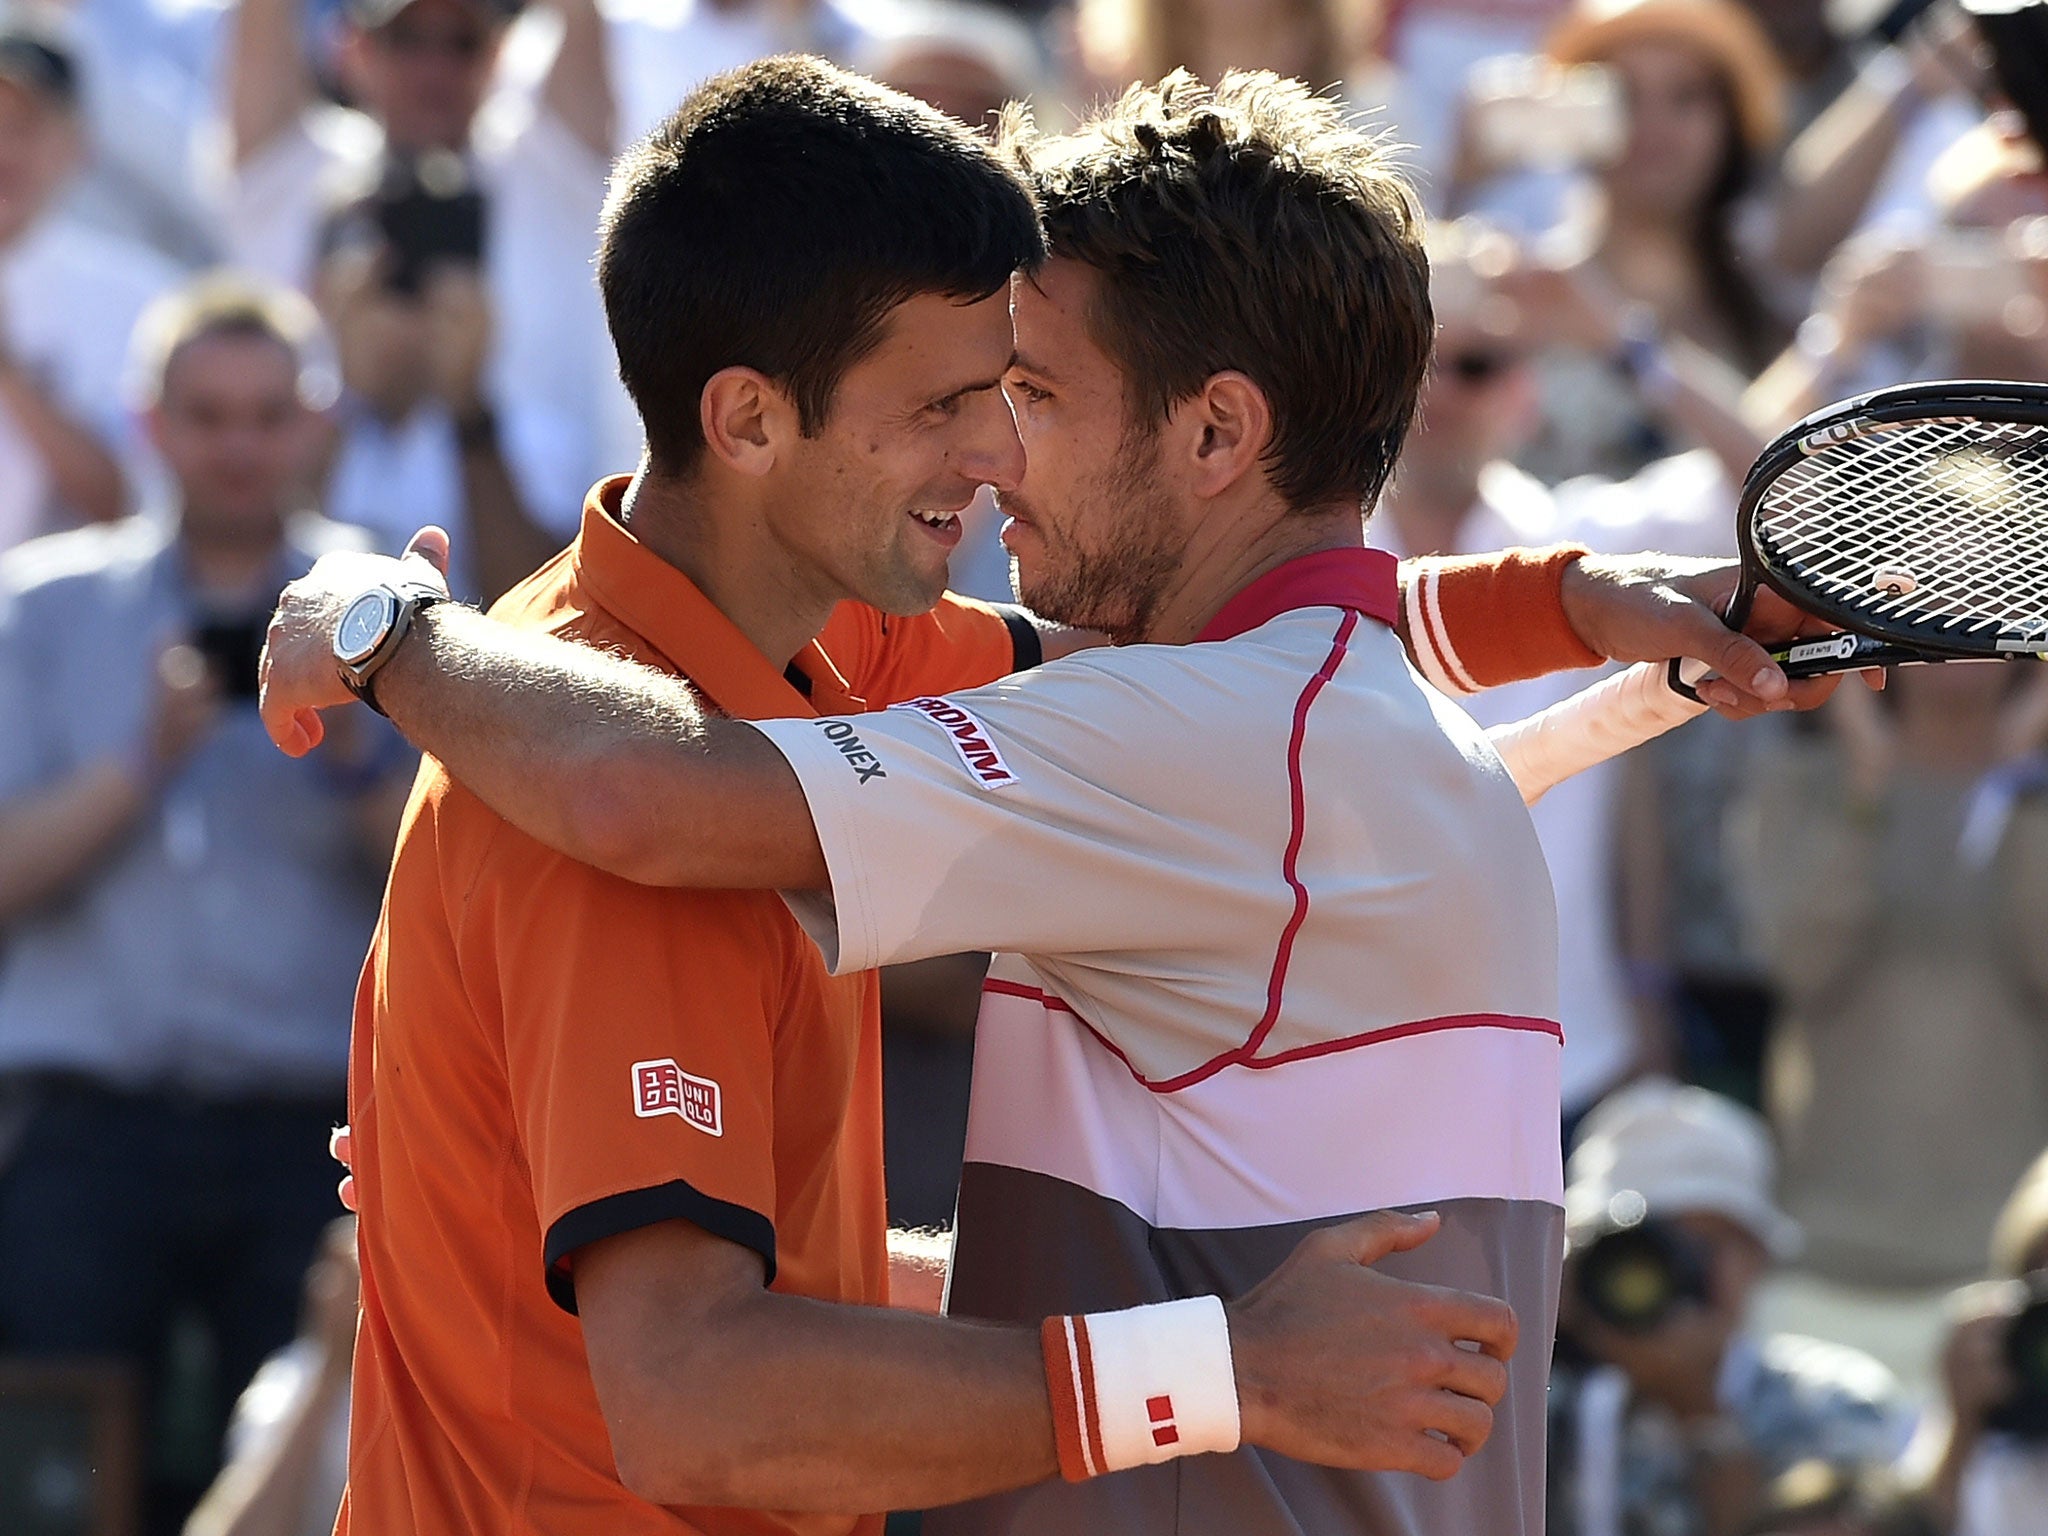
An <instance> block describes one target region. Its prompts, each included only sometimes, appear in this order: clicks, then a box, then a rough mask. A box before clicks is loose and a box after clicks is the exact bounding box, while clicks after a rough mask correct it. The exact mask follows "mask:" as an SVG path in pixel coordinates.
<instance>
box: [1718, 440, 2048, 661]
mask: <svg viewBox="0 0 2048 1536" xmlns="http://www.w3.org/2000/svg"><path fill="white" fill-rule="evenodd" d="M1753 532H1754V534H1755V537H1756V541H1757V547H1758V550H1759V553H1761V554H1762V555H1763V557H1764V559H1765V560H1766V562H1767V563H1768V564H1769V565H1771V566H1772V567H1773V568H1774V569H1775V570H1776V571H1777V572H1778V573H1779V574H1780V575H1781V576H1783V577H1785V578H1787V579H1788V580H1790V581H1791V582H1792V583H1794V584H1797V585H1803V586H1805V587H1807V588H1809V589H1810V590H1811V591H1812V592H1813V593H1814V594H1815V595H1816V596H1818V597H1821V598H1823V599H1825V600H1827V601H1829V602H1831V603H1833V604H1835V605H1837V606H1839V607H1843V608H1848V609H1852V610H1855V611H1857V612H1859V613H1860V614H1862V615H1865V616H1867V617H1869V618H1870V619H1872V620H1873V621H1877V622H1881V623H1882V624H1884V625H1885V626H1886V627H1908V628H1917V629H1923V630H1933V631H1939V632H1948V633H1951V634H1954V635H1956V636H1959V637H1961V636H1972V637H1975V638H1976V639H1977V640H1978V641H1980V642H1981V641H1982V640H1983V639H1984V637H1985V634H1986V633H1987V632H1994V631H1995V632H1997V633H2000V634H2004V633H2022V634H2024V633H2031V632H2035V631H2038V630H2040V629H2042V628H2043V627H2048V428H2043V427H2040V426H2034V425H2029V424H2022V423H2010V422H1989V421H1984V420H1981V419H1971V420H1964V419H1938V418H1937V419H1922V420H1917V421H1908V422H1900V423H1893V424H1869V425H1868V426H1867V427H1866V429H1865V430H1864V431H1862V432H1861V433H1859V434H1857V435H1855V436H1849V437H1845V438H1843V439H1842V440H1840V441H1835V442H1825V443H1822V444H1820V445H1818V446H1816V447H1814V448H1812V449H1811V450H1810V451H1809V452H1808V453H1807V455H1806V456H1805V457H1803V458H1802V459H1800V460H1798V461H1796V462H1795V463H1794V464H1793V465H1792V466H1790V467H1789V468H1788V469H1786V470H1785V471H1784V473H1783V474H1781V475H1780V476H1779V478H1778V479H1777V480H1776V481H1774V482H1773V483H1772V484H1771V485H1770V486H1769V487H1767V488H1766V490H1765V491H1764V493H1763V496H1762V497H1761V499H1760V501H1759V504H1758V506H1757V507H1756V509H1755V512H1754V513H1753Z"/></svg>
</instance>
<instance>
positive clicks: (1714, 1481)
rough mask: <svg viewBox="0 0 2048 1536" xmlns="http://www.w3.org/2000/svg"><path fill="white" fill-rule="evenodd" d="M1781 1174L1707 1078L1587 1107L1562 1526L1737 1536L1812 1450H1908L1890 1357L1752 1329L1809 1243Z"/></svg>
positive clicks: (1567, 1325)
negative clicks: (1786, 1209)
mask: <svg viewBox="0 0 2048 1536" xmlns="http://www.w3.org/2000/svg"><path fill="white" fill-rule="evenodd" d="M1771 1176H1772V1156H1771V1149H1770V1142H1769V1139H1768V1137H1767V1136H1766V1135H1765V1132H1764V1128H1763V1125H1762V1123H1761V1122H1760V1121H1759V1120H1758V1119H1757V1118H1756V1116H1754V1115H1753V1114H1751V1113H1750V1112H1749V1111H1747V1110H1745V1109H1743V1108H1741V1107H1740V1106H1739V1105H1737V1104H1735V1103H1733V1102H1732V1101H1730V1100H1727V1099H1723V1098H1721V1097H1719V1096H1718V1095H1715V1094H1712V1093H1708V1092H1707V1091H1706V1090H1704V1089H1700V1088H1682V1087H1678V1086H1676V1085H1674V1084H1671V1083H1667V1082H1660V1081H1644V1082H1640V1083H1637V1084H1635V1085H1633V1086H1631V1087H1628V1088H1625V1089H1623V1090H1622V1091H1621V1092H1619V1093H1617V1094H1615V1095H1613V1096H1612V1097H1611V1098H1609V1099H1608V1100H1607V1101H1606V1102H1605V1103H1603V1104H1602V1105H1601V1106H1600V1107H1599V1108H1597V1109H1596V1110H1594V1111H1593V1113H1592V1114H1591V1115H1589V1116H1588V1117H1587V1119H1586V1122H1585V1126H1584V1130H1583V1133H1582V1135H1581V1137H1580V1140H1579V1144H1578V1146H1577V1148H1576V1149H1575V1150H1574V1151H1573V1153H1572V1157H1571V1161H1570V1163H1569V1165H1568V1180H1567V1187H1566V1190H1565V1225H1566V1231H1567V1235H1568V1237H1569V1241H1570V1244H1571V1251H1570V1253H1569V1255H1568V1257H1567V1261H1566V1270H1565V1282H1564V1294H1563V1298H1562V1301H1561V1305H1560V1313H1559V1327H1558V1332H1559V1345H1558V1365H1557V1369H1556V1371H1555V1373H1554V1374H1553V1378H1552V1387H1551V1443H1550V1457H1551V1473H1550V1476H1551V1482H1550V1529H1551V1530H1552V1532H1553V1533H1555V1536H1624V1533H1625V1536H1727V1533H1732V1532H1735V1531H1739V1530H1741V1529H1742V1528H1743V1526H1744V1525H1745V1524H1746V1522H1747V1521H1748V1520H1749V1518H1750V1517H1751V1515H1752V1514H1753V1512H1754V1510H1755V1507H1756V1506H1757V1503H1758V1501H1759V1499H1760V1497H1761V1495H1762V1491H1763V1489H1764V1487H1765V1485H1766V1484H1767V1483H1768V1481H1769V1480H1770V1479H1771V1478H1773V1477H1775V1476H1777V1475H1778V1474H1780V1473H1782V1472H1783V1471H1785V1470H1786V1469H1787V1468H1788V1467H1790V1466H1791V1465H1793V1464H1794V1463H1795V1462H1798V1461H1801V1460H1804V1459H1807V1458H1809V1457H1821V1458H1823V1459H1825V1460H1827V1461H1830V1462H1834V1463H1838V1464H1852V1465H1853V1464H1857V1463H1885V1462H1889V1461H1891V1460H1892V1459H1893V1458H1894V1457H1895V1456H1896V1455H1897V1453H1898V1451H1899V1450H1900V1448H1901V1446H1902V1445H1903V1443H1904V1439H1905V1435H1906V1430H1907V1422H1906V1417H1905V1414H1904V1412H1903V1410H1902V1407H1901V1405H1900V1404H1899V1402H1898V1400H1897V1393H1896V1388H1895V1386H1894V1384H1893V1383H1892V1381H1891V1378H1890V1376H1889V1375H1888V1374H1887V1373H1886V1372H1885V1370H1884V1369H1883V1368H1882V1367H1881V1366H1879V1365H1878V1364H1877V1363H1876V1362H1875V1361H1873V1360H1870V1359H1869V1358H1867V1357H1866V1356H1863V1355H1860V1354H1857V1353H1856V1352H1854V1351H1851V1350H1845V1349H1842V1348H1840V1347H1839V1346H1835V1345H1829V1344H1823V1343H1820V1342H1819V1341H1817V1340H1812V1339H1803V1338H1796V1337H1793V1336H1790V1335H1773V1336H1770V1337H1758V1336H1757V1335H1756V1334H1754V1333H1753V1332H1752V1331H1751V1329H1750V1325H1749V1311H1750V1299H1751V1296H1752V1293H1753V1292H1754V1290H1755V1288H1756V1285H1757V1282H1758V1281H1759V1280H1760V1279H1762V1278H1763V1276H1764V1274H1765V1273H1766V1271H1767V1270H1768V1269H1769V1268H1770V1266H1771V1264H1772V1262H1773V1261H1774V1260H1777V1259H1782V1258H1784V1257H1787V1256H1788V1255H1790V1254H1791V1253H1792V1252H1794V1251H1795V1250H1796V1248H1797V1245H1798V1237H1799V1234H1798V1228H1797V1227H1796V1226H1795V1225H1794V1224H1793V1223H1792V1221H1791V1220H1790V1219H1789V1218H1788V1217H1787V1216H1785V1215H1784V1213H1783V1212H1781V1211H1780V1210H1779V1209H1778V1208H1777V1206H1776V1204H1775V1203H1774V1202H1773V1200H1772V1198H1771V1193H1770V1186H1771Z"/></svg>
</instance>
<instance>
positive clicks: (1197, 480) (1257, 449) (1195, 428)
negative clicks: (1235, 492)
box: [1174, 370, 1273, 496]
mask: <svg viewBox="0 0 2048 1536" xmlns="http://www.w3.org/2000/svg"><path fill="white" fill-rule="evenodd" d="M1174 414H1175V415H1176V416H1178V417H1180V418H1181V424H1182V427H1183V441H1185V442H1186V443H1187V444H1188V452H1189V454H1190V459H1189V468H1190V469H1191V470H1192V476H1191V479H1190V482H1189V489H1190V490H1192V491H1194V493H1195V494H1196V495H1198V496H1220V495H1222V494H1223V493H1224V492H1225V491H1227V490H1229V489H1230V488H1231V487H1232V486H1234V485H1237V484H1239V483H1240V482H1242V481H1243V479H1244V477H1245V476H1246V475H1250V474H1256V473H1257V472H1258V470H1259V460H1260V458H1261V456H1262V455H1263V454H1264V453H1265V451H1266V448H1267V446H1268V445H1269V444H1270V443H1271V442H1272V440H1273V407H1272V406H1271V404H1269V403H1268V401H1267V399H1266V392H1265V391H1264V390H1263V389H1261V388H1259V386H1258V385H1256V384H1254V383H1253V382H1252V381H1251V380H1250V379H1248V378H1247V377H1245V375H1243V374H1241V373H1238V372H1236V371H1235V370H1225V371H1224V372H1222V373H1216V374H1211V375H1210V376H1209V379H1208V382H1207V383H1205V384H1203V386H1202V387H1201V389H1200V390H1198V391H1197V392H1196V393H1195V394H1194V396H1193V397H1192V398H1190V399H1188V400H1185V401H1183V402H1182V403H1181V404H1180V406H1179V407H1178V408H1176V410H1175V412H1174Z"/></svg>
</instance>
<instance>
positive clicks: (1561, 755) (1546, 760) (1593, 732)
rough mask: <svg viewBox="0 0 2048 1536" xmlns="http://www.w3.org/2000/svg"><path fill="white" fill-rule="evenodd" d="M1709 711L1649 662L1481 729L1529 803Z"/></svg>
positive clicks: (1658, 662) (1659, 667) (1525, 803)
mask: <svg viewBox="0 0 2048 1536" xmlns="http://www.w3.org/2000/svg"><path fill="white" fill-rule="evenodd" d="M1706 711H1707V706H1706V705H1704V704H1702V703H1700V702H1699V701H1698V700H1696V699H1689V698H1686V697H1685V696H1684V695H1682V694H1679V693H1677V692H1675V691H1674V690H1673V688H1672V686H1671V684H1670V683H1669V682H1667V681H1666V677H1665V666H1664V663H1663V662H1661V661H1657V662H1649V661H1646V662H1639V663H1638V664H1637V665H1635V666H1633V667H1630V668H1629V669H1628V670H1627V671H1625V672H1617V673H1615V674H1614V676H1612V677H1609V678H1603V679H1602V680H1601V681H1600V682H1597V683H1595V684H1594V685H1593V686H1592V687H1590V688H1586V689H1583V690H1581V691H1580V692H1578V693H1575V694H1573V695H1572V696H1571V697H1570V698H1568V699H1564V700H1561V701H1560V702H1558V703H1556V704H1553V705H1551V706H1550V708H1548V709H1546V710H1542V711H1540V712H1539V713H1537V714H1533V715H1531V716H1530V717H1529V718H1528V719H1526V720H1517V721H1515V722H1514V723H1513V724H1511V725H1500V726H1495V727H1494V728H1493V729H1492V730H1490V731H1488V732H1487V733H1486V735H1487V739H1488V740H1489V741H1491V742H1492V743H1493V749H1494V751H1496V752H1498V753H1499V754H1500V758H1501V761H1502V762H1503V763H1505V764H1506V765H1507V770H1508V775H1509V777H1511V778H1512V779H1513V780H1514V781H1515V787H1516V788H1517V789H1519V790H1520V791H1521V792H1522V803H1523V804H1524V805H1534V804H1535V803H1536V802H1537V801H1538V800H1540V799H1542V798H1543V796H1544V795H1545V794H1546V793H1548V792H1549V791H1550V790H1552V789H1555V788H1556V787H1557V786H1558V785H1560V784H1562V783H1563V782H1564V781H1565V780H1566V779H1568V778H1570V777H1571V776H1572V775H1573V774H1575V773H1582V772H1584V771H1585V770H1586V769H1588V768H1591V767H1592V766H1593V765H1594V764H1596V763H1604V762H1606V761H1607V759H1608V758H1610V757H1614V756H1617V755H1618V754H1620V753H1623V752H1626V751H1628V749H1629V748H1631V747H1639V746H1641V745H1642V744H1643V743H1644V742H1646V741H1650V740H1652V739H1654V738H1655V737H1658V736H1662V735H1663V734H1664V733H1665V732H1666V731H1668V730H1670V729H1671V728H1672V727H1673V726H1676V725H1683V724H1685V722H1686V721H1688V720H1690V719H1693V718H1694V717H1695V716H1697V715H1703V714H1705V713H1706Z"/></svg>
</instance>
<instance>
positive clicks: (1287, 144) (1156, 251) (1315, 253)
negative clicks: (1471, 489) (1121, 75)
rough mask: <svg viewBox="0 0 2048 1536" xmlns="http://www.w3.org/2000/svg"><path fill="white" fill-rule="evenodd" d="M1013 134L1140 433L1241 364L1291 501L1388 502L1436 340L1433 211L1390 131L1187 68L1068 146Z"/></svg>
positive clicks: (1257, 80)
mask: <svg viewBox="0 0 2048 1536" xmlns="http://www.w3.org/2000/svg"><path fill="white" fill-rule="evenodd" d="M1002 142H1003V144H1004V145H1005V146H1006V147H1007V148H1008V150H1009V151H1010V153H1011V154H1012V155H1013V156H1015V158H1016V159H1017V161H1018V163H1019V164H1020V165H1022V166H1023V167H1024V168H1025V169H1026V170H1028V171H1029V172H1030V174H1031V176H1032V178H1033V180H1034V182H1035V183H1036V185H1037V190H1038V196H1039V202H1040V205H1041V207H1042V209H1043V214H1044V219H1045V226H1046V232H1047V236H1048V238H1049V242H1050V245H1051V251H1052V254H1053V255H1054V256H1056V257H1072V258H1074V259H1075V260H1078V261H1081V262H1084V263H1086V264H1087V265H1088V266H1090V267H1093V268H1094V269H1095V270H1096V272H1097V273H1099V274H1100V277H1101V287H1100V290H1099V292H1098V294H1097V297H1096V300H1095V304H1094V309H1093V312H1092V314H1091V315H1090V316H1089V322H1090V332H1091V334H1092V335H1093V336H1094V338H1095V341H1096V343H1097V344H1098V345H1099V346H1101V347H1102V349H1103V350H1104V351H1105V352H1107V353H1108V354H1109V356H1110V357H1111V359H1112V360H1114V361H1115V362H1116V364H1117V365H1118V367H1119V368H1121V369H1122V371H1123V374H1124V379H1125V390H1126V395H1127V398H1128V400H1129V402H1130V405H1131V409H1132V413H1133V415H1134V417H1135V418H1136V420H1135V425H1136V426H1137V427H1139V428H1141V429H1147V430H1149V429H1150V428H1152V427H1154V426H1156V425H1157V424H1158V423H1159V422H1160V421H1162V420H1163V419H1164V418H1165V416H1166V414H1167V412H1168V411H1169V410H1170V409H1171V408H1172V407H1173V406H1174V405H1176V404H1177V403H1179V402H1180V401H1182V400H1186V399H1188V398H1190V397H1192V396H1193V395H1194V394H1195V393H1196V392H1197V391H1198V390H1200V389H1201V387H1202V385H1203V384H1204V383H1205V382H1206V381H1207V380H1208V379H1209V378H1210V377H1211V376H1213V375H1214V374H1216V373H1219V372H1222V371H1224V370H1226V369H1235V370H1237V371H1239V372H1242V373H1244V374H1245V375H1246V376H1248V377H1249V378H1250V379H1251V380H1252V381H1253V382H1254V383H1256V384H1257V385H1258V386H1259V388H1260V389H1261V390H1263V391H1264V392H1265V395H1266V399H1267V401H1268V403H1269V404H1270V405H1271V407H1272V411H1273V441H1272V444H1271V446H1270V447H1269V448H1268V449H1267V452H1266V464H1267V468H1268V472H1269V474H1270V476H1271V478H1272V483H1273V486H1274V489H1275V490H1277V491H1278V492H1279V493H1280V495H1281V496H1282V497H1284V498H1285V499H1286V501H1287V504H1288V505H1289V506H1291V507H1294V508H1296V509H1299V510H1313V509H1318V508H1324V507H1328V506H1330V505H1332V504H1336V503H1345V502H1349V503H1356V504H1358V505H1359V506H1361V507H1365V508H1369V507H1370V506H1371V505H1372V503H1373V502H1374V501H1375V500H1377V499H1378V497H1379V493H1380V491H1381V489H1382V488H1383V487H1384V486H1385V484H1386V481H1387V476H1388V475H1389V474H1390V473H1391V472H1392V470H1393V466H1394V461H1395V459H1396V458H1398V457H1399V456H1400V452H1401V443H1402V440H1403V438H1404V437H1405V436H1406V435H1407V431H1408V427H1409V424H1410V422H1411V421H1412V420H1413V419H1414V416H1415V401H1416V397H1417V395H1418V394H1419V393H1420V392H1421V388H1422V379H1423V374H1424V372H1425V371H1426V370H1427V368H1428V364H1429V351H1430V344H1431V341H1432V338H1433V336H1434V333H1435V321H1434V319H1433V318H1432V316H1431V313H1430V307H1429V262H1428V259H1427V257H1426V256H1425V255H1424V254H1423V249H1422V214H1421V209H1420V206H1419V205H1418V204H1417V202H1416V199H1415V194H1414V192H1413V191H1412V190H1411V189H1410V188H1409V186H1408V184H1407V182H1406V181H1405V180H1403V178H1402V177H1401V175H1400V173H1399V172H1398V171H1397V170H1396V169H1395V167H1394V163H1393V159H1392V156H1391V153H1390V151H1389V149H1388V148H1387V146H1386V145H1385V144H1384V143H1383V142H1382V141H1381V140H1380V139H1378V138H1375V137H1374V136H1372V135H1370V134H1368V133H1365V132H1362V131H1361V130H1359V129H1358V128H1357V127H1355V126H1354V125H1353V124H1352V123H1351V122H1350V121H1348V120H1347V119H1346V117H1345V115H1344V112H1343V110H1342V109H1341V108H1340V107H1339V106H1338V105H1337V104H1336V103H1335V102H1333V101H1331V100H1329V99H1328V98H1326V97H1322V96H1318V95H1316V94H1314V93H1313V92H1311V91H1310V90H1309V89H1308V88H1307V87H1306V86H1304V85H1302V84H1301V83H1300V82H1299V81H1295V80H1283V79H1281V78H1280V77H1278V76H1277V75H1273V74H1269V73H1266V72H1264V71H1257V72H1246V71H1232V72H1231V73H1229V74H1226V75H1225V76H1224V77H1223V78H1222V80H1221V81H1220V82H1219V83H1218V84H1217V86H1216V87H1215V88H1214V89H1213V90H1212V89H1210V88H1209V87H1207V86H1205V85H1203V84H1202V83H1201V82H1200V81H1199V80H1197V79H1195V78H1194V77H1193V76H1192V75H1190V74H1188V73H1187V72H1186V71H1185V70H1177V71H1175V72H1174V73H1173V74H1171V75H1168V76H1167V77H1166V78H1165V79H1164V80H1162V81H1161V82H1160V83H1159V84H1158V85H1156V86H1142V85H1140V86H1133V87H1131V89H1130V90H1128V91H1126V92H1125V93H1124V95H1123V97H1122V99H1121V100H1119V101H1117V102H1116V103H1115V104H1114V105H1113V106H1111V107H1109V108H1108V109H1107V110H1105V111H1103V112H1102V113H1100V114H1099V115H1097V116H1096V117H1094V118H1092V119H1090V120H1089V121H1088V122H1085V123H1083V124H1082V125H1081V127H1080V128H1079V129H1078V130H1076V131H1075V132H1074V133H1071V134H1067V135H1063V136H1060V137H1058V138H1048V137H1044V136H1041V135H1040V134H1039V133H1038V132H1037V131H1036V130H1035V128H1034V127H1033V126H1032V124H1031V122H1030V120H1029V119H1028V118H1027V117H1026V116H1025V115H1024V114H1023V113H1022V112H1021V111H1020V110H1018V109H1016V108H1012V109H1011V111H1010V113H1009V114H1008V116H1007V119H1006V121H1005V123H1004V125H1003V134H1002Z"/></svg>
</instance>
